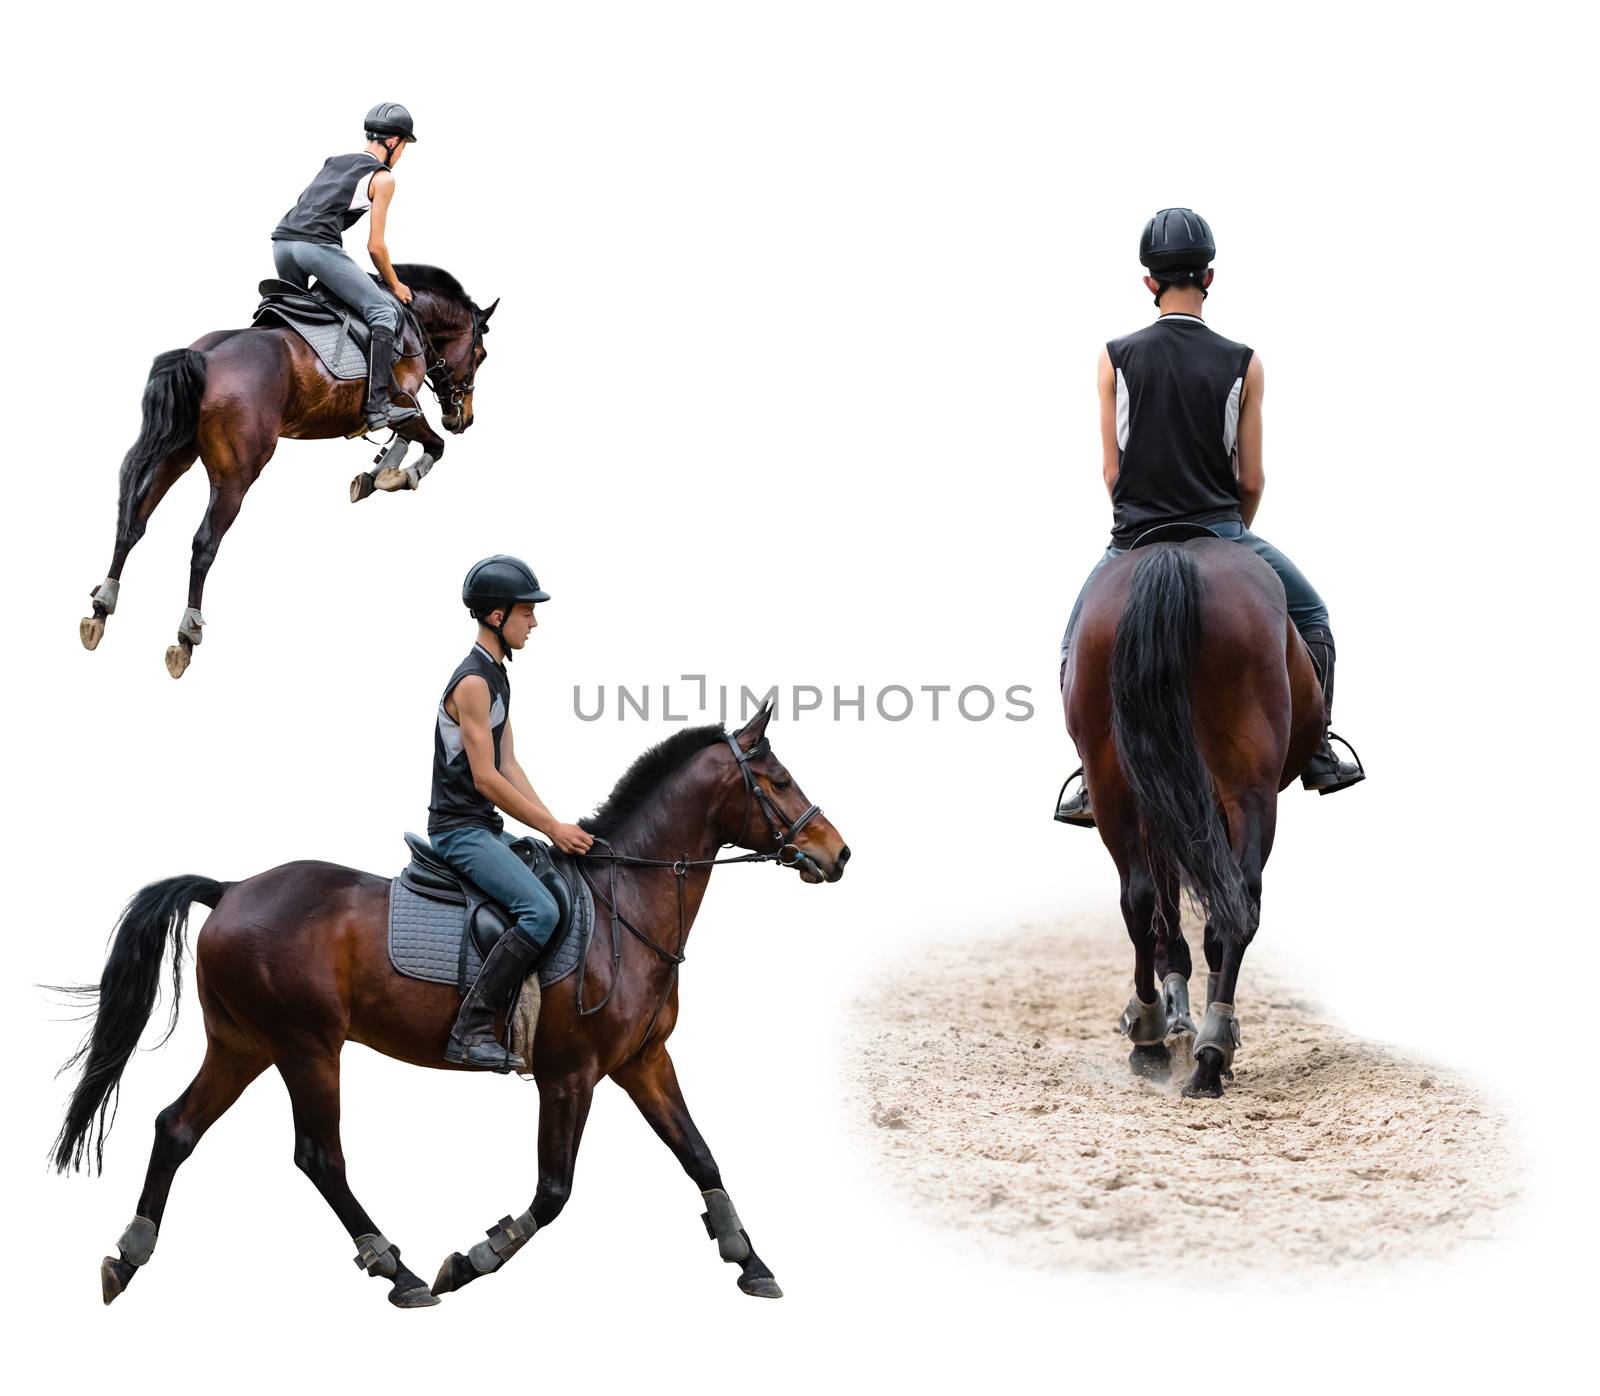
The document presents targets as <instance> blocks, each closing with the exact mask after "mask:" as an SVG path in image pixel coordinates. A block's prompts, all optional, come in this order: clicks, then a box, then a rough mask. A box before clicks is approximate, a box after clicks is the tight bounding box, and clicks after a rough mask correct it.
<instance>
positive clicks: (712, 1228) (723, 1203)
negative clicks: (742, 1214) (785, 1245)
mask: <svg viewBox="0 0 1600 1396" xmlns="http://www.w3.org/2000/svg"><path fill="white" fill-rule="evenodd" d="M700 1196H701V1197H703V1198H705V1200H706V1210H705V1211H704V1212H702V1213H701V1214H700V1220H701V1221H703V1222H704V1223H705V1224H706V1235H707V1236H709V1237H710V1238H711V1239H712V1240H713V1241H715V1242H716V1243H717V1254H718V1255H720V1256H721V1257H722V1258H723V1259H724V1260H726V1261H728V1262H730V1263H731V1264H734V1265H743V1264H744V1262H745V1261H747V1260H749V1259H750V1242H749V1241H748V1240H746V1239H745V1234H744V1223H743V1222H741V1221H740V1220H739V1214H738V1213H737V1212H736V1211H734V1210H733V1199H732V1198H731V1197H729V1196H728V1194H727V1193H725V1192H724V1191H723V1190H722V1189H721V1188H712V1189H711V1191H710V1192H702V1193H701V1194H700Z"/></svg>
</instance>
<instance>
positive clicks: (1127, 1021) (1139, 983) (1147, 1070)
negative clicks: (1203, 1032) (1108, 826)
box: [1117, 857, 1172, 1080]
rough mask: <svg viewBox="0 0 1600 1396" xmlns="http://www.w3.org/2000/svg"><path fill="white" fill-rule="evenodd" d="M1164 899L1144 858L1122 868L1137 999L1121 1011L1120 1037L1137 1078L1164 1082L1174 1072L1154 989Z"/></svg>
mask: <svg viewBox="0 0 1600 1396" xmlns="http://www.w3.org/2000/svg"><path fill="white" fill-rule="evenodd" d="M1160 901H1161V899H1160V898H1159V897H1158V895H1157V890H1156V881H1155V879H1154V878H1153V877H1152V876H1151V872H1150V869H1149V868H1148V867H1147V866H1146V865H1145V863H1144V860H1143V858H1142V857H1135V858H1132V859H1130V860H1128V861H1127V862H1125V863H1124V864H1123V867H1122V919H1123V921H1124V923H1125V924H1126V925H1127V927H1128V939H1129V940H1131V941H1132V942H1133V997H1132V998H1130V999H1129V1000H1128V1006H1127V1007H1126V1008H1125V1009H1123V1010H1122V1021H1121V1022H1120V1023H1118V1024H1117V1031H1118V1032H1120V1033H1121V1034H1122V1035H1123V1036H1124V1037H1126V1038H1127V1039H1128V1041H1129V1043H1131V1044H1132V1047H1131V1050H1130V1051H1129V1053H1128V1065H1129V1066H1130V1067H1132V1068H1133V1072H1134V1075H1136V1076H1143V1077H1146V1078H1148V1079H1150V1080H1163V1079H1165V1078H1166V1077H1167V1076H1169V1075H1170V1074H1171V1072H1172V1053H1171V1051H1170V1050H1169V1049H1168V1048H1167V1044H1166V1037H1167V1007H1166V1002H1165V1000H1164V998H1163V996H1162V994H1161V992H1160V991H1159V990H1158V989H1157V988H1156V913H1157V908H1158V906H1159V905H1160Z"/></svg>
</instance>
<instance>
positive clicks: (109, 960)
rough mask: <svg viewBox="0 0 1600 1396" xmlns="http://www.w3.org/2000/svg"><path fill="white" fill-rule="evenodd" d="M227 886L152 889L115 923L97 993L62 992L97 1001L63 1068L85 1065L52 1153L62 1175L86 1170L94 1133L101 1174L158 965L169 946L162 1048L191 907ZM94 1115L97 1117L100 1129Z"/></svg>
mask: <svg viewBox="0 0 1600 1396" xmlns="http://www.w3.org/2000/svg"><path fill="white" fill-rule="evenodd" d="M228 886H229V884H228V883H226V882H213V881H212V880H211V879H210V878H209V877H195V876H193V875H190V876H187V877H169V878H167V879H165V880H164V881H162V882H152V883H151V884H150V885H149V886H148V887H146V888H144V889H143V890H142V891H140V892H139V893H138V894H137V895H136V896H135V897H134V899H133V900H132V901H131V902H129V903H128V905H127V908H126V910H124V911H123V913H122V916H121V919H119V920H118V922H117V926H116V929H115V930H114V931H113V932H112V942H111V953H110V955H108V956H107V957H106V968H105V973H103V974H102V975H101V976H100V983H99V985H98V987H97V986H95V985H92V984H86V985H72V986H65V987H60V986H57V992H62V993H68V994H72V995H75V996H77V997H81V998H84V999H89V1000H93V1001H94V1002H95V1003H96V1005H97V1006H96V1007H95V1008H93V1009H91V1010H90V1011H91V1013H92V1015H93V1018H94V1026H93V1027H91V1028H90V1030H89V1035H88V1036H87V1037H86V1038H84V1040H83V1043H82V1045H80V1046H79V1048H78V1050H77V1051H76V1052H74V1053H73V1054H72V1056H71V1058H70V1059H69V1060H68V1061H67V1063H66V1065H64V1066H63V1067H62V1068H61V1070H62V1071H70V1070H71V1069H72V1068H73V1067H75V1066H77V1065H78V1064H79V1063H80V1062H81V1063H82V1064H83V1074H82V1075H81V1076H80V1077H79V1079H78V1084H77V1087H76V1089H74V1090H73V1092H72V1100H71V1102H70V1103H69V1104H68V1106H67V1118H66V1120H65V1122H64V1123H63V1124H62V1126H61V1133H60V1134H58V1135H57V1136H56V1142H55V1144H54V1146H53V1147H52V1149H51V1153H52V1156H53V1157H54V1160H55V1165H56V1171H57V1172H58V1173H65V1172H66V1171H67V1170H68V1169H80V1168H84V1167H85V1166H86V1165H87V1164H88V1162H89V1155H90V1152H91V1143H90V1137H89V1136H90V1132H91V1130H93V1132H94V1140H93V1145H92V1152H93V1154H94V1167H95V1171H96V1172H99V1171H100V1167H101V1162H102V1159H103V1157H104V1154H105V1143H106V1135H107V1134H108V1133H110V1130H111V1125H112V1123H113V1122H114V1120H115V1119H116V1113H117V1110H116V1104H117V1091H118V1087H119V1083H120V1082H121V1080H122V1072H123V1068H124V1067H126V1066H127V1065H128V1058H129V1057H131V1056H132V1055H133V1049H134V1048H135V1047H137V1046H138V1045H139V1036H140V1034H141V1033H143V1032H144V1029H145V1025H146V1024H147V1023H148V1022H149V1021H150V1014H151V1013H152V1011H154V1009H155V1006H156V991H157V990H158V988H159V987H160V981H161V962H162V959H163V958H164V957H165V955H166V952H167V947H168V945H169V943H170V945H171V949H172V1014H171V1018H170V1021H169V1022H168V1023H167V1031H166V1033H165V1034H164V1035H163V1037H162V1039H161V1042H165V1041H166V1040H167V1038H169V1037H171V1036H172V1030H173V1029H174V1028H175V1027H177V1026H178V1001H179V996H180V994H181V992H182V989H183V949H184V933H185V931H186V929H187V927H188V923H189V906H190V904H191V903H193V902H204V903H205V905H207V906H211V907H214V906H216V904H217V902H218V901H219V900H220V899H221V897H222V894H223V893H224V892H225V891H227V890H228ZM156 1045H157V1046H160V1045H161V1043H157V1044H156ZM96 1116H98V1117H99V1123H98V1126H96Z"/></svg>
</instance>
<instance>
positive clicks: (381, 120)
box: [366, 102, 417, 169]
mask: <svg viewBox="0 0 1600 1396" xmlns="http://www.w3.org/2000/svg"><path fill="white" fill-rule="evenodd" d="M366 132H367V138H368V139H369V140H382V139H383V138H384V137H385V136H399V137H400V138H401V139H402V140H404V141H405V142H406V143H407V144H408V145H409V144H410V143H411V142H412V141H414V140H416V138H417V133H416V132H415V131H414V130H412V128H411V113H410V112H408V111H407V110H406V109H405V108H404V107H402V106H401V105H400V103H398V102H379V103H378V105H377V106H375V107H374V108H373V109H372V110H371V111H369V112H368V113H367V124H366ZM393 159H394V151H392V150H391V151H390V152H389V153H388V154H387V155H386V156H384V157H383V166H384V168H385V169H388V167H389V164H390V162H391V161H392V160H393Z"/></svg>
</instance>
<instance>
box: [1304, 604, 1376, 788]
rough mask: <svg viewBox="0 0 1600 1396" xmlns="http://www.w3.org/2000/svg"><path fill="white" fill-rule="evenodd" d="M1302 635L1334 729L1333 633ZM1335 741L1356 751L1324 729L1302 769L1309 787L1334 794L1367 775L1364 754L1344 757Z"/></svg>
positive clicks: (1324, 717)
mask: <svg viewBox="0 0 1600 1396" xmlns="http://www.w3.org/2000/svg"><path fill="white" fill-rule="evenodd" d="M1301 638H1302V639H1304V640H1305V642H1306V648H1307V649H1308V650H1310V651H1311V662H1312V664H1313V665H1314V666H1315V667H1316V670H1317V677H1318V678H1319V679H1320V680H1321V681H1322V721H1323V725H1324V727H1325V728H1329V729H1331V726H1332V723H1333V663H1334V657H1335V656H1334V649H1333V636H1332V635H1331V634H1329V633H1328V630H1327V628H1326V627H1319V628H1317V629H1315V630H1310V631H1306V632H1305V633H1304V634H1303V635H1302V636H1301ZM1334 742H1339V743H1340V744H1342V745H1343V746H1346V747H1349V748H1350V754H1351V755H1352V756H1355V754H1356V753H1355V748H1354V747H1351V746H1350V743H1349V742H1347V741H1345V739H1344V738H1343V737H1341V736H1339V735H1338V733H1336V732H1334V731H1332V730H1328V731H1326V732H1325V734H1324V736H1323V738H1322V743H1321V745H1320V746H1318V747H1317V749H1316V751H1315V752H1314V753H1313V755H1312V757H1311V759H1310V760H1309V761H1307V762H1306V768H1305V770H1303V771H1302V772H1301V773H1300V784H1301V785H1303V786H1305V788H1306V789H1307V790H1315V791H1316V792H1317V793H1318V794H1319V795H1331V794H1333V792H1334V791H1335V790H1346V789H1348V788H1349V787H1350V786H1352V785H1357V784H1359V783H1360V782H1361V781H1364V780H1365V779H1366V778H1367V773H1366V771H1365V770H1364V769H1362V765H1361V758H1360V757H1359V756H1356V759H1355V761H1353V762H1350V761H1341V760H1340V759H1339V757H1338V755H1337V754H1336V753H1335V752H1334V749H1333V743H1334Z"/></svg>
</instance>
